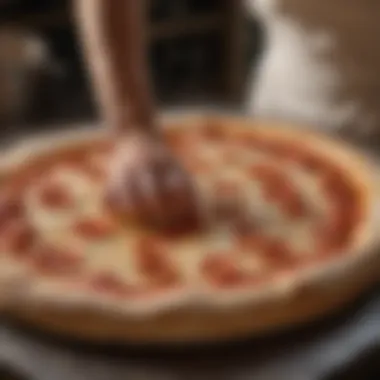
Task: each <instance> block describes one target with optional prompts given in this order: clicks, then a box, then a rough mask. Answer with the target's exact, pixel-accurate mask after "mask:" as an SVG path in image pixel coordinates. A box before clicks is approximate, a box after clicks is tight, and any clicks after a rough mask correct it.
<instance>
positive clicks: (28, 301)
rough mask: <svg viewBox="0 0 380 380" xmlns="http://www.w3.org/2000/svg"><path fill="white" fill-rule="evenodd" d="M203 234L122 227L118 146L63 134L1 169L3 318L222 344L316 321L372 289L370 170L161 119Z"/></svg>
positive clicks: (96, 136)
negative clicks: (114, 162)
mask: <svg viewBox="0 0 380 380" xmlns="http://www.w3.org/2000/svg"><path fill="white" fill-rule="evenodd" d="M164 134H165V138H166V141H167V143H168V144H169V146H170V148H171V149H172V151H173V152H174V154H175V155H176V156H177V157H178V159H179V160H180V162H181V163H182V164H183V165H184V167H185V168H186V169H187V170H188V171H189V172H190V173H191V175H192V177H193V179H194V181H195V184H196V187H197V189H198V194H199V196H198V201H199V206H200V208H201V209H202V213H203V215H204V217H205V221H206V222H207V223H205V226H204V227H203V228H202V229H201V230H197V231H194V232H191V231H189V232H187V233H179V232H178V231H176V230H172V231H170V230H169V231H165V232H163V231H156V230H154V229H147V228H143V227H141V226H139V225H135V224H133V223H128V222H126V221H125V220H121V219H120V218H119V217H118V216H117V213H115V212H113V210H112V208H110V207H109V204H108V202H107V197H106V196H105V178H106V172H107V165H108V161H109V157H110V154H111V152H112V149H113V146H114V144H115V142H114V141H112V140H110V139H108V138H107V137H106V136H104V135H103V134H102V133H101V132H99V131H87V130H86V131H81V132H74V133H66V135H65V134H60V135H59V136H58V138H57V137H54V138H46V139H39V142H38V143H26V144H24V145H23V146H22V147H20V148H19V149H13V150H12V151H10V152H8V153H7V154H6V155H5V157H4V160H3V165H2V167H1V174H2V186H1V202H0V294H1V297H0V300H1V305H2V306H3V310H4V313H5V314H9V315H11V316H12V317H14V318H18V319H22V320H26V321H28V322H29V323H32V324H34V325H36V326H40V327H43V328H45V329H47V330H52V331H54V332H61V333H65V334H71V335H74V336H77V337H78V336H79V337H85V338H87V339H99V340H121V341H128V342H130V341H137V342H151V341H153V342H155V341H160V342H162V341H172V340H174V341H178V340H199V339H217V338H227V337H232V336H238V335H242V334H246V333H248V332H249V333H258V332H263V331H267V330H272V329H275V328H279V327H283V326H287V325H290V324H294V323H298V322H301V321H305V320H309V319H312V318H315V317H316V316H318V315H321V314H324V313H326V312H328V311H331V310H332V309H335V308H338V307H340V306H342V305H343V304H345V303H347V302H348V301H349V300H351V299H353V298H354V297H356V296H357V295H359V294H360V293H362V292H363V291H364V290H365V289H367V288H368V287H369V286H371V284H373V283H374V282H375V281H376V280H377V275H378V273H377V272H378V269H379V266H378V265H379V264H380V262H379V259H380V258H379V255H378V253H377V251H376V250H375V249H374V248H375V247H376V230H375V227H376V206H377V196H376V183H375V182H376V181H375V180H374V178H373V177H374V176H373V173H374V172H373V169H374V167H373V166H372V165H371V164H370V163H369V161H367V160H366V159H364V158H363V157H362V155H361V154H358V153H356V152H354V151H353V150H352V149H350V148H348V147H346V146H344V145H342V144H341V143H338V142H335V141H331V140H330V139H328V138H326V137H323V136H319V135H317V134H313V133H311V132H306V131H305V130H301V129H298V128H289V127H287V126H282V125H270V124H269V123H264V122H259V121H252V120H245V119H244V118H237V117H225V116H223V117H218V116H215V115H214V116H199V117H180V118H177V119H176V118H172V119H169V120H166V121H165V128H164Z"/></svg>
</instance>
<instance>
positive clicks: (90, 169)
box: [83, 161, 106, 180]
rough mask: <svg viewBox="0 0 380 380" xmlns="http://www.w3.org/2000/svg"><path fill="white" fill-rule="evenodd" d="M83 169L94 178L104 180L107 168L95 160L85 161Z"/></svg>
mask: <svg viewBox="0 0 380 380" xmlns="http://www.w3.org/2000/svg"><path fill="white" fill-rule="evenodd" d="M83 170H84V172H85V173H86V174H88V175H89V176H90V177H91V178H92V179H94V180H102V179H103V178H104V177H105V175H106V171H105V168H104V167H102V165H101V164H100V163H98V162H94V161H89V162H86V163H84V165H83Z"/></svg>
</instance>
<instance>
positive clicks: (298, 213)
mask: <svg viewBox="0 0 380 380" xmlns="http://www.w3.org/2000/svg"><path fill="white" fill-rule="evenodd" d="M281 208H282V210H283V211H284V212H285V214H286V215H287V216H289V217H290V218H300V217H303V216H305V215H307V211H308V209H307V205H306V203H305V202H304V200H303V199H302V198H301V197H300V196H299V195H298V194H297V193H296V192H294V191H292V192H291V193H288V194H283V195H282V199H281Z"/></svg>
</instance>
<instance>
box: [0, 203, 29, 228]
mask: <svg viewBox="0 0 380 380" xmlns="http://www.w3.org/2000/svg"><path fill="white" fill-rule="evenodd" d="M23 214H24V205H23V203H22V202H21V200H20V199H15V198H12V197H3V198H2V199H1V200H0V229H2V228H4V227H6V225H7V223H8V222H9V221H12V220H15V219H18V218H21V217H22V216H23Z"/></svg>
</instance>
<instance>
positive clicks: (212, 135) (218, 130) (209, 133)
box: [202, 120, 225, 141]
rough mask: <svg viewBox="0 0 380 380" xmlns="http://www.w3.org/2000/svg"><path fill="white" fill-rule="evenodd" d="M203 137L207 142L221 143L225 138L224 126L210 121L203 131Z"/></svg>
mask: <svg viewBox="0 0 380 380" xmlns="http://www.w3.org/2000/svg"><path fill="white" fill-rule="evenodd" d="M202 136H203V137H204V138H206V139H207V140H211V141H221V140H222V139H223V138H224V137H225V131H224V130H223V126H222V125H219V123H218V122H217V121H211V120H210V121H209V122H208V123H207V124H206V125H205V126H204V127H203V129H202Z"/></svg>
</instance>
